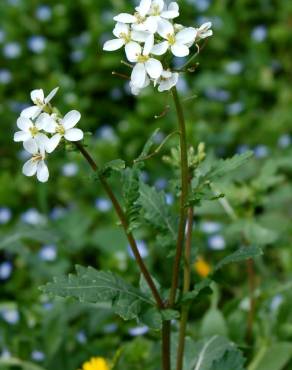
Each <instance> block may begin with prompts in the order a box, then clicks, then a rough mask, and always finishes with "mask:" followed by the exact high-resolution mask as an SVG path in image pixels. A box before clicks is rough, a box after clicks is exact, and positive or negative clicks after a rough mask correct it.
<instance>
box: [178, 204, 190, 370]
mask: <svg viewBox="0 0 292 370" xmlns="http://www.w3.org/2000/svg"><path fill="white" fill-rule="evenodd" d="M193 219H194V209H193V207H190V208H189V209H188V222H187V233H186V248H185V264H184V285H183V292H184V293H187V292H188V291H189V290H190V286H191V246H192V231H193ZM189 309H190V306H189V304H187V305H184V306H183V307H182V310H181V318H180V328H179V339H178V349H177V358H176V370H182V369H183V356H184V350H185V335H186V329H187V322H188V318H189Z"/></svg>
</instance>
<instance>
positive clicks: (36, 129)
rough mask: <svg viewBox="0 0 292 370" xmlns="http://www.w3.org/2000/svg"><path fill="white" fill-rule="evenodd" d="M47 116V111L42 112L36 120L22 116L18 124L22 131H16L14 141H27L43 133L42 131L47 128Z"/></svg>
mask: <svg viewBox="0 0 292 370" xmlns="http://www.w3.org/2000/svg"><path fill="white" fill-rule="evenodd" d="M47 116H49V115H48V114H47V113H42V114H41V115H40V116H39V117H38V118H37V119H36V121H35V122H33V121H32V120H31V119H29V118H27V117H21V116H20V117H19V118H18V119H17V122H16V124H17V127H18V128H19V129H20V130H21V131H17V132H15V134H14V141H16V142H19V141H27V140H29V139H32V138H37V137H39V136H40V135H42V134H41V131H42V130H44V129H45V126H46V117H47Z"/></svg>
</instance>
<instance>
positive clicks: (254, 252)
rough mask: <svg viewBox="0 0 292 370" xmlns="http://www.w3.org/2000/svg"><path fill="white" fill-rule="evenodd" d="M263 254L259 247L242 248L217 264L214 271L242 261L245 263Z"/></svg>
mask: <svg viewBox="0 0 292 370" xmlns="http://www.w3.org/2000/svg"><path fill="white" fill-rule="evenodd" d="M262 254H263V251H262V250H261V248H259V247H257V246H251V247H241V248H239V249H238V250H237V251H235V252H234V253H232V254H230V255H229V256H227V257H225V258H223V259H222V260H221V261H220V262H219V263H217V265H216V266H215V269H214V271H217V270H219V269H221V268H222V267H223V266H225V265H227V264H229V263H233V262H241V261H244V260H247V259H250V258H254V257H257V256H260V255H262Z"/></svg>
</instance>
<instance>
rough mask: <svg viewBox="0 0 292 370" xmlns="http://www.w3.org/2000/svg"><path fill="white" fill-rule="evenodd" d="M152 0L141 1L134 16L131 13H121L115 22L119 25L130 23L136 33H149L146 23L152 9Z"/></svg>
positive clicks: (115, 18)
mask: <svg viewBox="0 0 292 370" xmlns="http://www.w3.org/2000/svg"><path fill="white" fill-rule="evenodd" d="M151 1H152V0H141V2H140V4H139V6H137V7H136V9H135V10H136V12H135V14H134V15H132V14H129V13H120V14H118V15H117V16H115V17H114V20H115V21H116V22H119V23H129V24H132V27H133V29H134V30H136V31H147V26H146V24H145V21H146V19H147V17H146V16H147V12H148V11H149V9H150V6H151Z"/></svg>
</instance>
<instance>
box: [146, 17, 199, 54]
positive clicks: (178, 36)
mask: <svg viewBox="0 0 292 370" xmlns="http://www.w3.org/2000/svg"><path fill="white" fill-rule="evenodd" d="M157 32H158V34H159V35H160V36H161V37H162V38H164V39H165V40H166V41H162V42H160V43H159V44H156V45H155V46H154V47H153V48H152V50H151V53H152V54H154V55H163V54H165V53H166V51H167V50H168V48H170V50H171V52H172V54H173V55H175V56H176V57H185V56H187V55H189V53H190V50H189V47H190V43H193V42H194V40H195V39H196V35H197V30H196V29H195V28H193V27H187V28H184V29H182V30H181V31H179V32H177V33H176V32H175V28H174V26H173V25H172V24H171V23H170V22H169V21H165V20H162V21H161V22H160V23H159V25H158V29H157Z"/></svg>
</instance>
